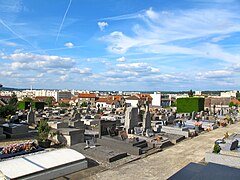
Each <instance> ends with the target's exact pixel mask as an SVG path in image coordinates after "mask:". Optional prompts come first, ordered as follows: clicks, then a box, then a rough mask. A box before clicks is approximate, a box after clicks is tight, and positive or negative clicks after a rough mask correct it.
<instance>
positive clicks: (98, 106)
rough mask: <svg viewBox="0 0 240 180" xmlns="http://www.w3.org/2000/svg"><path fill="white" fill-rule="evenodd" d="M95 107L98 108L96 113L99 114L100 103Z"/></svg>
mask: <svg viewBox="0 0 240 180" xmlns="http://www.w3.org/2000/svg"><path fill="white" fill-rule="evenodd" d="M97 108H98V110H97V114H100V112H101V111H100V104H98V105H97Z"/></svg>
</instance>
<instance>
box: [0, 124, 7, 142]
mask: <svg viewBox="0 0 240 180" xmlns="http://www.w3.org/2000/svg"><path fill="white" fill-rule="evenodd" d="M2 139H6V135H5V134H3V128H2V127H0V140H2Z"/></svg>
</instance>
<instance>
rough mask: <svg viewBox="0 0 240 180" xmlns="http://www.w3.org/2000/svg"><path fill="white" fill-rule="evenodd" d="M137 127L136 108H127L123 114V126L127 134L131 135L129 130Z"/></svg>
mask: <svg viewBox="0 0 240 180" xmlns="http://www.w3.org/2000/svg"><path fill="white" fill-rule="evenodd" d="M150 125H151V124H150ZM137 126H138V108H134V107H127V109H126V112H125V124H124V127H125V129H126V131H127V133H131V130H132V131H133V128H134V127H137Z"/></svg>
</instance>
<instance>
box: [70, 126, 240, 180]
mask: <svg viewBox="0 0 240 180" xmlns="http://www.w3.org/2000/svg"><path fill="white" fill-rule="evenodd" d="M238 131H240V122H238V123H236V124H233V125H230V126H228V127H225V128H218V129H216V130H214V131H211V132H207V133H204V134H201V135H200V136H197V137H195V138H193V139H190V140H186V141H183V142H180V143H178V144H177V145H175V146H172V147H170V148H168V149H166V150H164V151H162V152H159V153H156V154H153V155H150V156H148V157H146V158H143V159H140V160H137V161H134V162H131V163H128V164H125V165H123V166H120V167H117V168H114V169H109V170H106V171H103V172H99V173H97V174H95V175H93V176H90V177H88V178H86V179H88V180H90V179H91V180H97V179H104V180H108V179H109V180H112V179H124V180H127V179H129V180H130V179H131V180H132V179H138V180H140V179H144V180H145V179H148V180H149V179H167V178H168V177H170V176H171V175H173V174H174V173H176V172H177V171H178V170H180V169H181V168H183V167H184V166H186V165H187V164H188V163H190V162H200V161H201V160H202V159H203V158H204V154H205V152H206V151H209V150H212V148H213V145H214V141H215V140H217V139H219V138H223V137H224V134H225V133H226V132H228V133H229V135H230V134H232V133H234V132H238ZM71 179H72V178H71ZM73 179H74V178H73Z"/></svg>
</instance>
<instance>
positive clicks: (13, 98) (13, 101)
mask: <svg viewBox="0 0 240 180" xmlns="http://www.w3.org/2000/svg"><path fill="white" fill-rule="evenodd" d="M17 102H18V99H17V96H16V94H15V93H13V94H12V96H11V98H10V100H9V102H8V104H9V105H10V106H16V105H17Z"/></svg>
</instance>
